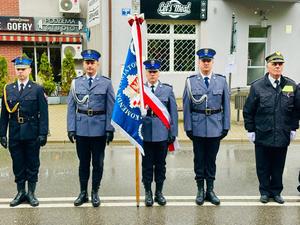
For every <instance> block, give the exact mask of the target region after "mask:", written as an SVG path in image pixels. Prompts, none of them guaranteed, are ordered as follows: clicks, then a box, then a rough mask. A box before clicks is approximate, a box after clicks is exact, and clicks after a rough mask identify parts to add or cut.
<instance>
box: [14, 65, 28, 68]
mask: <svg viewBox="0 0 300 225" xmlns="http://www.w3.org/2000/svg"><path fill="white" fill-rule="evenodd" d="M29 67H30V66H29V65H15V68H16V69H26V68H29Z"/></svg>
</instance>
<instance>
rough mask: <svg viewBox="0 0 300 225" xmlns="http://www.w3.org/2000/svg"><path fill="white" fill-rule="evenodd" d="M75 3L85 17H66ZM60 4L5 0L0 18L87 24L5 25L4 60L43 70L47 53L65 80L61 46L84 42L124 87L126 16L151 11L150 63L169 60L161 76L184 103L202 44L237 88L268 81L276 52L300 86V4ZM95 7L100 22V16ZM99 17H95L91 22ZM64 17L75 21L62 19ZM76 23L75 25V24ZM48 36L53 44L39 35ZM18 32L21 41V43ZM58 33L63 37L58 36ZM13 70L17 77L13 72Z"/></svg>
mask: <svg viewBox="0 0 300 225" xmlns="http://www.w3.org/2000/svg"><path fill="white" fill-rule="evenodd" d="M68 1H69V2H72V3H73V4H75V3H76V2H78V3H79V5H80V12H79V13H62V12H60V8H59V4H60V3H62V2H68ZM54 2H55V1H53V0H41V1H34V0H12V1H9V4H8V3H7V1H4V0H0V12H1V14H0V16H1V18H3V17H12V18H13V17H25V18H32V20H33V21H36V20H37V19H40V20H42V22H40V23H39V22H34V23H37V25H36V27H39V26H38V25H40V26H41V24H42V23H43V24H44V23H46V24H47V22H44V21H45V18H48V20H47V21H48V23H49V20H51V18H57V20H56V23H57V26H59V24H61V25H60V26H65V27H66V26H69V27H71V26H72V24H70V23H73V26H75V25H74V23H78V21H81V22H82V23H83V25H82V29H81V30H80V31H78V30H76V29H73V30H65V31H60V30H58V28H57V26H56V28H55V26H54V25H53V24H52V25H51V24H50V25H51V26H53V27H54V28H52V29H57V30H56V31H55V30H48V31H39V30H37V29H36V28H35V30H33V31H8V30H3V28H2V29H1V30H0V37H1V36H4V35H7V34H8V35H9V38H12V41H7V39H6V40H3V38H2V39H1V40H0V55H4V56H5V57H7V58H8V59H9V60H10V59H11V58H13V57H14V56H15V55H18V54H20V53H22V52H25V53H27V54H28V55H29V56H30V57H33V58H34V59H35V71H36V70H37V69H36V68H38V58H39V56H40V54H41V52H42V51H44V50H47V53H48V57H49V59H50V62H51V63H52V65H53V66H54V67H55V74H56V81H58V80H59V73H60V69H61V59H62V57H63V51H62V49H63V48H65V45H66V44H71V45H73V44H75V45H81V46H82V48H83V49H84V48H94V49H97V50H99V51H100V52H101V54H102V57H101V61H100V63H101V67H100V72H101V73H102V74H103V75H106V76H109V77H111V79H112V81H113V85H114V88H115V90H117V88H118V85H119V82H120V79H121V70H122V66H123V64H124V61H125V58H126V53H127V49H128V45H129V42H130V40H131V34H130V27H129V25H128V23H127V15H128V14H134V13H140V12H142V13H144V14H145V22H144V24H143V55H144V58H145V59H147V58H156V59H159V60H161V61H162V62H163V66H162V72H161V78H160V79H161V81H162V82H167V83H170V84H172V85H173V87H174V90H175V95H176V97H177V98H180V97H181V96H182V92H183V87H184V83H185V79H186V77H187V76H189V75H192V74H196V73H197V71H198V68H197V58H196V56H195V52H196V51H197V50H198V49H199V48H203V47H210V48H214V49H215V50H216V52H217V54H216V57H215V66H214V72H216V73H221V74H224V75H226V76H227V78H228V81H229V74H231V75H230V76H231V80H230V85H231V88H235V87H247V86H249V84H250V83H251V82H252V81H253V80H255V79H257V78H259V77H261V76H263V74H264V73H265V61H264V58H265V56H267V55H268V54H269V53H271V52H274V51H281V52H282V54H283V55H284V56H285V59H286V63H285V70H284V74H285V75H287V76H289V77H291V78H292V79H294V80H295V81H296V82H297V83H298V82H300V78H299V77H298V76H297V73H298V71H299V66H298V63H297V62H296V60H297V59H298V58H299V55H300V45H299V44H298V40H299V39H300V24H299V23H298V21H299V19H300V13H299V12H300V3H299V2H298V1H296V0H294V1H293V0H277V1H275V0H273V1H271V0H260V1H258V0H257V1H256V0H254V1H247V0H176V1H175V0H153V1H151V3H152V4H147V2H149V1H147V0H122V1H119V0H106V1H103V0H87V1H83V0H57V4H56V3H54ZM97 7H98V8H97ZM96 8H97V10H98V18H96V17H97V16H95V14H93V12H94V11H93V9H96ZM233 13H234V17H235V19H234V23H233ZM93 16H94V17H95V18H96V19H95V21H94V22H91V17H93ZM59 18H61V20H59ZM63 18H65V19H66V18H68V19H70V20H69V22H68V21H62V19H63ZM72 18H73V19H74V21H75V22H74V21H73V22H71V21H72V20H71V19H72ZM43 19H44V20H43ZM40 20H39V21H40ZM52 23H55V21H54V22H53V21H52ZM233 24H235V26H234V29H232V28H233ZM50 25H49V26H50ZM87 27H88V28H89V29H87ZM49 29H50V28H49ZM232 30H234V31H235V32H232ZM232 33H234V35H232ZM41 34H43V35H44V36H46V39H42V38H39V36H38V35H41ZM14 35H19V36H20V37H18V38H17V39H16V40H15V41H14V39H13V38H14V37H12V36H14ZM55 35H58V36H59V38H61V39H53V38H52V39H51V37H52V36H55ZM26 36H33V37H34V38H33V39H30V41H29V39H28V38H27V39H26V40H25V39H22V37H26ZM232 36H233V37H232ZM63 38H65V39H63ZM231 53H232V54H231ZM78 58H79V57H78ZM76 63H77V68H78V69H81V68H80V65H81V60H80V59H76ZM10 71H11V73H13V70H12V68H10ZM35 73H36V72H35Z"/></svg>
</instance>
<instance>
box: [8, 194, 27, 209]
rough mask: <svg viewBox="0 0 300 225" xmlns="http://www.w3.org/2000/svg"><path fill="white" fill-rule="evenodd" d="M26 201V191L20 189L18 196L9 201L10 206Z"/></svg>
mask: <svg viewBox="0 0 300 225" xmlns="http://www.w3.org/2000/svg"><path fill="white" fill-rule="evenodd" d="M25 201H26V192H25V190H20V191H18V193H17V195H16V197H15V198H14V199H13V200H12V201H11V202H10V203H9V206H10V207H15V206H17V205H20V204H21V203H23V202H25Z"/></svg>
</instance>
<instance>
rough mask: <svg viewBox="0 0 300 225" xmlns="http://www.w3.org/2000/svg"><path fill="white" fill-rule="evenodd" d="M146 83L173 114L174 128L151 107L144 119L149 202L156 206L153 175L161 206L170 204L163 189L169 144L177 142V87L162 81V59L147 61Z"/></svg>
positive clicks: (144, 164) (143, 128)
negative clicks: (160, 74)
mask: <svg viewBox="0 0 300 225" xmlns="http://www.w3.org/2000/svg"><path fill="white" fill-rule="evenodd" d="M144 65H145V69H146V78H147V82H146V84H145V85H146V86H148V87H149V88H151V91H152V92H153V93H154V95H155V96H156V97H157V98H158V99H159V100H160V101H161V102H162V103H163V104H164V105H165V106H166V108H167V109H168V112H169V114H170V117H171V128H170V130H168V129H167V128H166V126H165V125H164V124H163V123H162V121H161V120H160V119H159V118H158V117H157V116H156V115H155V113H154V112H153V111H152V110H151V109H150V108H149V109H148V110H147V115H146V116H145V117H144V118H143V125H142V136H143V146H144V151H145V155H144V156H143V158H142V176H143V177H142V181H143V184H144V187H145V205H146V206H152V205H153V195H152V190H151V184H152V181H153V175H154V179H155V183H156V190H155V198H154V201H155V202H157V203H158V204H159V205H165V204H166V203H167V201H166V199H165V197H164V196H163V193H162V189H163V184H164V180H165V179H166V156H167V152H168V145H169V144H172V143H173V142H174V141H175V137H176V136H177V134H178V112H177V104H176V99H175V96H174V93H173V88H172V86H171V85H169V84H165V83H161V82H160V81H159V80H158V78H159V69H160V66H161V63H160V61H158V60H146V61H145V62H144Z"/></svg>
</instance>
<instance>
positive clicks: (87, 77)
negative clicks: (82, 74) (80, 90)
mask: <svg viewBox="0 0 300 225" xmlns="http://www.w3.org/2000/svg"><path fill="white" fill-rule="evenodd" d="M96 76H97V73H96V74H95V75H93V76H89V75H87V74H86V79H89V78H90V77H91V78H93V80H94V79H95V78H96Z"/></svg>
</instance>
